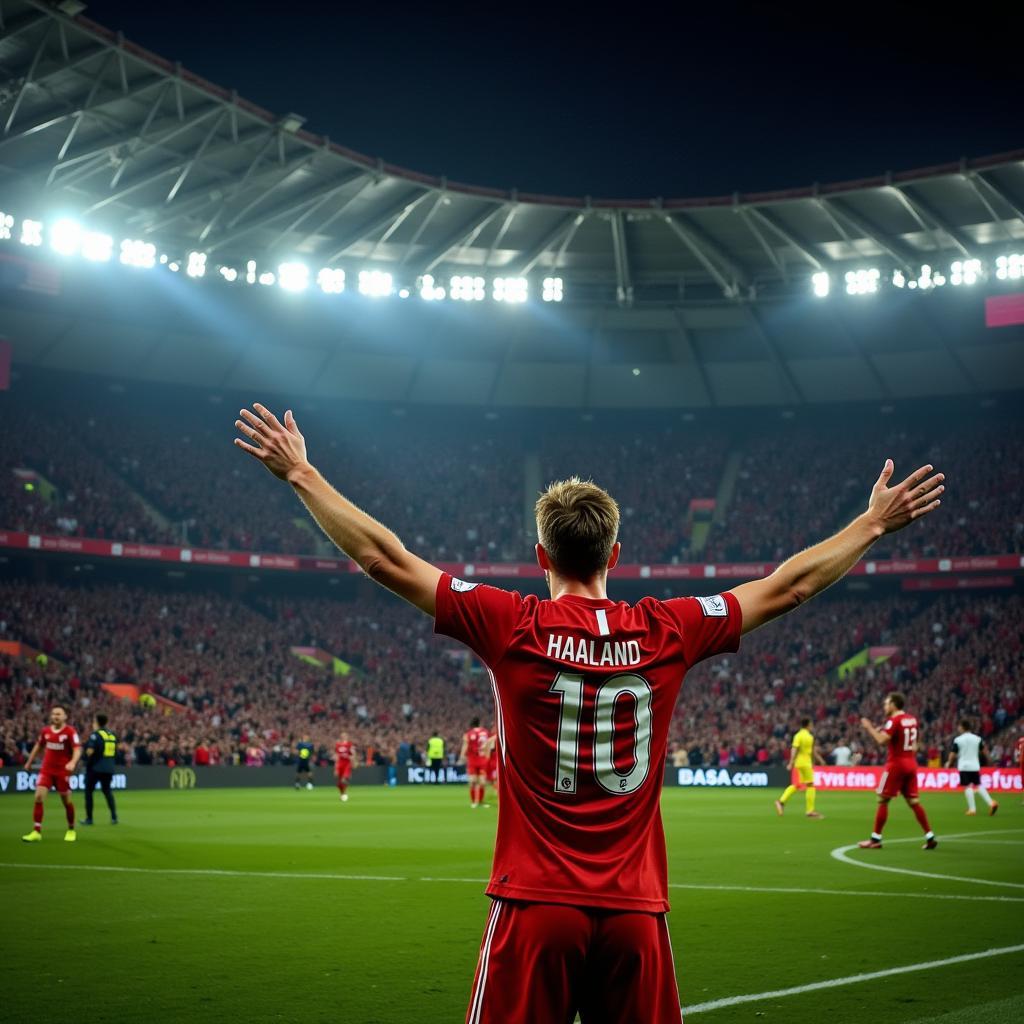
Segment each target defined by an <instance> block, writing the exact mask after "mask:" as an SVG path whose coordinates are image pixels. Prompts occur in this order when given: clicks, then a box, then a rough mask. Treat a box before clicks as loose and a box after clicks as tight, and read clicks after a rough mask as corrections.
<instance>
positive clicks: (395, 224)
mask: <svg viewBox="0 0 1024 1024" xmlns="http://www.w3.org/2000/svg"><path fill="white" fill-rule="evenodd" d="M429 195H430V193H429V192H424V193H423V195H421V196H420V197H419V199H417V200H416V202H414V203H410V204H409V205H408V206H407V207H406V208H405V209H404V210H403V211H402V212H401V213H400V214H399V215H398V216H397V217H396V218H395V219H394V220H393V221H392V222H391V224H390V225H389V226H388V229H387V230H386V231H385V232H384V234H383V235H381V236H380V238H378V239H377V241H376V242H375V243H374V245H373V248H372V249H371V250H370V255H369V257H367V258H368V259H371V260H372V259H375V258H376V256H377V250H378V249H379V248H380V247H381V246H382V245H384V244H385V242H387V240H388V239H389V238H390V237H391V236H392V235H393V234H394V233H395V232H396V231H397V230H398V229H399V228H400V227H401V226H402V225H403V224H404V223H405V222H406V220H407V219H408V218H409V215H410V214H411V213H412V212H413V210H415V209H416V207H417V206H419V205H420V203H422V202H423V200H424V199H426V198H427V196H429Z"/></svg>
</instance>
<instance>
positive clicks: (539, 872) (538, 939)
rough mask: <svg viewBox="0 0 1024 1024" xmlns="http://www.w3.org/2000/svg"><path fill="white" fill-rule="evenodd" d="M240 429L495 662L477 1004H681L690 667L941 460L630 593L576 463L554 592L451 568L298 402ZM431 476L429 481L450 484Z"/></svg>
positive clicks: (307, 496)
mask: <svg viewBox="0 0 1024 1024" xmlns="http://www.w3.org/2000/svg"><path fill="white" fill-rule="evenodd" d="M240 417H241V418H240V419H238V420H237V421H236V423H235V426H236V428H237V429H238V430H239V432H241V433H242V434H243V435H244V436H245V438H247V440H242V439H241V438H236V439H235V442H234V443H235V444H236V445H237V446H238V447H239V448H241V449H242V450H243V451H245V452H247V453H248V454H249V455H251V456H252V457H253V458H255V459H257V460H258V461H259V462H261V463H262V464H263V465H264V466H265V467H266V468H267V469H268V470H269V471H270V472H271V473H273V474H274V475H275V476H276V477H278V478H279V479H281V480H285V481H287V482H288V483H289V484H290V485H291V486H292V488H293V490H294V491H295V493H296V494H297V495H298V497H299V498H300V499H301V500H302V502H303V503H304V504H305V506H306V507H307V509H308V510H309V512H310V513H311V514H312V516H313V518H314V519H315V520H316V521H317V523H319V525H320V526H321V528H322V529H323V530H324V532H325V533H326V534H327V535H328V536H329V537H330V538H331V540H333V541H334V543H335V544H337V545H338V547H339V548H341V550H342V551H344V552H345V553H346V554H347V555H348V556H349V557H350V558H352V559H353V560H354V561H355V562H356V563H357V564H358V565H359V566H360V567H361V568H362V569H363V571H364V572H365V573H366V574H367V575H368V576H369V577H370V578H371V579H373V580H374V581H376V582H377V583H380V584H381V585H383V586H385V587H387V588H388V589H389V590H391V591H393V592H394V593H395V594H397V595H399V596H400V597H402V598H404V599H405V600H407V601H409V602H410V603H411V604H413V605H415V606H416V607H417V608H419V609H420V610H421V611H423V612H425V613H426V614H428V615H430V616H432V617H433V618H434V628H435V630H436V631H437V632H439V633H441V634H444V635H446V636H450V637H452V638H455V639H457V640H459V641H461V642H463V643H465V644H466V645H467V646H468V647H469V648H470V649H472V650H473V651H474V652H475V653H476V654H477V656H478V657H479V658H480V659H481V661H482V662H483V663H484V665H486V666H487V668H488V670H489V674H490V679H491V688H492V691H493V695H494V700H495V710H496V718H497V732H498V743H499V747H498V750H499V757H500V760H501V769H500V770H501V786H502V794H501V803H500V806H499V813H498V831H497V839H496V843H495V850H494V862H493V868H492V873H491V881H490V883H489V885H488V886H487V890H486V891H487V894H488V895H489V896H490V897H491V899H492V903H491V908H490V912H489V914H488V918H487V925H486V928H485V931H484V938H483V941H482V943H481V948H480V957H479V960H478V965H477V971H476V978H475V981H474V985H473V990H472V996H471V1001H470V1005H469V1009H468V1011H467V1016H466V1020H467V1021H468V1022H469V1024H495V1022H498V1021H501V1022H502V1024H520V1022H521V1024H527V1022H529V1024H556V1022H558V1024H562V1022H565V1021H571V1020H572V1019H573V1016H574V1014H575V1013H576V1012H577V1011H579V1012H580V1015H581V1016H582V1018H583V1019H584V1020H589V1019H591V1017H593V1018H594V1019H601V1020H605V1021H608V1022H616V1021H622V1022H625V1021H650V1022H655V1021H656V1022H658V1024H668V1022H673V1021H675V1022H679V1021H681V1011H680V1004H679V993H678V990H677V987H676V981H675V973H674V969H673V965H672V946H671V942H670V940H669V934H668V928H667V924H666V919H665V913H666V911H667V910H668V898H667V897H668V877H667V876H668V870H667V861H666V854H665V840H664V832H663V829H662V824H661V815H660V809H659V805H660V793H661V780H662V778H663V774H664V766H665V757H666V749H667V746H668V729H669V722H670V719H671V717H672V710H673V707H674V705H675V702H676V697H677V695H678V693H679V689H680V686H681V684H682V681H683V676H684V674H685V672H686V670H687V669H688V668H689V667H690V666H692V665H694V664H696V663H697V662H699V661H701V660H702V659H704V658H707V657H711V656H712V655H714V654H717V653H720V652H722V651H734V650H736V649H737V647H738V646H739V641H740V636H741V634H743V633H747V632H750V631H751V630H753V629H756V628H757V627H758V626H761V625H763V624H764V623H766V622H769V621H770V620H772V619H774V618H777V617H778V616H780V615H783V614H785V613H786V612H789V611H792V610H793V609H795V608H797V607H799V605H800V604H802V603H803V602H804V601H807V600H808V599H810V598H812V597H814V596H815V595H816V594H818V593H820V592H821V591H822V590H824V589H825V588H826V587H828V586H830V585H831V584H832V583H834V582H835V581H836V580H838V579H840V578H841V577H842V576H843V575H844V574H845V573H846V572H848V571H849V570H850V569H851V568H852V567H853V566H854V565H855V564H856V562H857V561H858V560H859V559H860V558H861V556H862V555H863V554H864V553H865V552H866V551H867V550H868V549H869V548H870V547H871V545H872V544H873V543H874V542H875V541H876V540H877V539H878V538H879V537H881V536H883V535H884V534H886V533H891V532H893V531H895V530H898V529H901V528H902V527H904V526H907V525H908V524H909V523H910V522H911V521H913V520H915V519H918V518H920V517H922V516H924V515H926V514H927V513H929V512H931V511H932V510H933V509H935V508H936V507H937V506H938V503H939V494H940V493H941V490H942V475H941V474H936V475H931V469H932V467H931V466H924V467H922V468H921V469H919V470H917V471H915V472H914V473H912V474H911V475H910V476H909V477H908V478H907V479H906V480H904V481H903V482H902V483H900V484H898V485H896V486H894V487H889V486H888V484H889V481H890V479H891V477H892V474H893V465H892V462H891V460H886V462H885V466H884V468H883V470H882V473H881V475H880V476H879V478H878V481H877V482H876V483H875V485H874V488H873V489H872V492H871V497H870V500H869V503H868V507H867V509H866V510H865V512H864V513H862V514H861V515H859V516H858V517H857V518H856V519H855V520H853V522H851V523H850V525H849V526H847V527H845V528H844V529H843V530H840V531H839V533H837V534H835V535H834V536H833V537H831V538H829V539H828V540H826V541H824V542H822V543H820V544H817V545H815V546H813V547H810V548H808V549H807V550H805V551H802V552H800V554H798V555H796V556H794V557H793V558H790V559H789V560H788V561H786V562H784V563H783V564H782V565H781V566H779V568H778V569H776V570H775V572H773V573H772V574H771V575H770V576H767V577H766V578H764V579H760V580H755V581H752V582H750V583H744V584H742V585H741V586H738V587H736V589H735V590H732V591H730V592H728V593H724V594H715V595H712V596H709V597H701V598H696V597H683V598H674V599H671V600H664V601H662V600H658V599H656V598H653V597H647V598H644V599H643V600H641V601H639V602H638V603H637V604H636V605H633V606H630V605H628V604H626V603H625V602H621V601H620V602H614V601H611V600H609V598H608V596H607V577H608V572H609V570H611V569H614V568H615V565H616V563H617V561H618V559H619V552H620V546H619V543H618V540H617V534H618V527H619V510H618V506H617V504H616V503H615V501H614V500H613V499H612V498H611V496H610V495H609V494H608V493H607V492H605V491H603V490H602V489H601V488H599V487H597V486H595V485H594V484H592V483H584V482H581V481H579V480H577V479H572V480H567V481H563V482H561V483H557V484H552V485H551V486H550V487H549V488H548V489H547V491H545V492H544V493H543V494H542V495H541V497H540V499H539V500H538V502H537V506H536V512H537V529H538V537H539V543H538V545H537V548H536V552H537V561H538V563H539V564H540V566H541V568H542V569H543V570H544V574H545V576H546V579H547V585H548V590H549V592H550V599H540V598H537V597H536V596H534V595H532V594H531V595H526V596H523V595H521V594H518V593H512V592H509V591H506V590H501V589H498V588H496V587H491V586H487V585H485V584H476V583H467V582H463V581H462V580H459V579H455V578H454V577H452V576H450V575H449V574H448V573H446V572H442V571H441V570H440V569H438V568H437V567H436V566H432V565H430V564H429V563H428V562H425V561H423V560H422V559H420V558H417V557H416V555H414V554H412V553H411V552H409V551H408V550H407V549H406V548H405V546H404V545H403V544H402V542H401V541H400V540H399V539H398V537H396V536H395V534H394V533H392V532H391V531H390V530H388V529H387V528H386V527H384V526H382V525H381V524H380V523H379V522H377V521H376V520H375V519H373V518H372V517H371V516H369V515H367V514H366V513H365V512H363V511H362V510H360V509H359V508H358V507H357V506H355V505H354V504H352V502H350V501H349V500H348V499H347V498H344V497H343V496H342V495H341V494H339V493H338V492H337V491H336V490H335V489H334V488H333V487H331V485H330V484H329V483H328V482H327V481H326V480H325V479H324V478H323V477H322V476H321V475H320V474H319V473H318V472H317V470H316V469H315V468H314V467H313V466H312V465H311V464H310V462H309V460H308V458H307V455H306V444H305V440H304V438H303V437H302V434H301V432H300V431H299V428H298V425H297V424H296V422H295V417H294V416H293V415H292V413H291V411H290V410H289V411H288V412H286V413H285V414H284V421H283V422H282V421H280V420H278V418H277V417H276V416H275V415H274V414H273V413H272V412H271V411H270V410H269V409H267V408H266V407H265V406H263V405H260V404H256V405H255V406H254V407H253V409H252V410H250V409H244V410H242V412H241V413H240ZM436 485H437V484H436V482H435V483H433V484H432V485H431V486H436Z"/></svg>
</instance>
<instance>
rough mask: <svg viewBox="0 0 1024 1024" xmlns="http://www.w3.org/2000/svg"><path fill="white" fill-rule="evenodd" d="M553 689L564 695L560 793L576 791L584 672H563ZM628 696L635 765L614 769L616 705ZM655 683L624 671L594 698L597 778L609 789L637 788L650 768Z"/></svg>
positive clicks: (557, 788)
mask: <svg viewBox="0 0 1024 1024" xmlns="http://www.w3.org/2000/svg"><path fill="white" fill-rule="evenodd" d="M550 692H551V693H557V694H558V695H559V697H560V698H561V702H562V703H561V708H560V710H559V715H558V761H557V765H556V771H557V773H556V775H555V787H554V788H555V792H556V793H575V792H576V775H577V772H578V770H579V748H580V713H581V712H582V710H583V676H582V675H579V674H577V673H573V672H559V673H558V675H557V676H556V677H555V681H554V683H552V684H551V690H550ZM626 694H630V695H631V696H632V697H633V699H634V701H635V708H636V710H635V712H634V716H633V737H632V738H633V767H632V768H630V770H629V771H628V772H620V771H619V770H618V769H617V768H616V767H615V706H616V704H617V703H618V700H619V698H620V697H622V696H625V695H626ZM651 696H652V695H651V687H650V684H649V683H648V682H647V680H646V679H644V678H643V676H638V675H634V674H633V673H630V672H626V673H622V674H620V675H615V676H612V677H611V678H609V679H606V680H605V681H604V682H603V683H602V684H601V685H600V686H599V687H598V688H597V694H596V695H595V698H594V765H593V768H594V777H595V778H596V779H597V782H598V785H600V786H601V788H602V789H604V790H606V791H607V792H609V793H616V794H619V795H625V794H628V793H633V792H635V791H636V790H638V789H639V788H640V787H641V786H642V785H643V783H644V780H645V779H646V778H647V773H648V771H649V770H650V767H651Z"/></svg>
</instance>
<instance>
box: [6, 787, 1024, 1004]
mask: <svg viewBox="0 0 1024 1024" xmlns="http://www.w3.org/2000/svg"><path fill="white" fill-rule="evenodd" d="M351 793H352V796H351V799H350V801H349V802H348V803H347V804H341V803H340V802H339V800H338V797H337V793H336V791H335V790H334V789H332V788H330V787H328V786H321V787H318V788H317V789H315V790H314V791H312V792H307V791H300V792H296V791H295V790H293V789H284V790H278V789H274V790H271V789H264V790H253V789H243V790H228V789H224V790H206V791H202V790H186V791H167V792H135V793H132V792H127V793H122V794H119V795H118V801H119V805H120V806H119V811H120V814H121V818H122V824H120V825H118V826H117V827H114V826H111V825H110V824H109V823H108V816H107V813H106V807H105V805H104V803H103V800H102V797H101V796H100V794H98V793H97V801H96V803H97V817H96V820H97V824H96V825H95V826H93V827H91V828H87V827H80V828H79V841H78V842H77V843H76V844H74V845H72V844H69V843H64V842H63V841H62V837H63V834H64V822H63V813H62V808H61V807H60V804H59V802H58V800H57V798H56V797H55V796H53V795H51V796H50V797H49V798H48V800H47V809H46V811H47V813H46V821H45V823H44V824H45V826H46V828H45V832H44V837H45V838H44V841H43V842H42V843H39V844H34V845H27V844H23V843H21V842H20V840H19V837H20V835H21V834H22V833H24V832H27V831H28V830H29V828H30V827H31V798H30V797H29V796H7V797H5V798H4V799H3V801H2V803H0V906H2V907H3V925H4V942H3V947H2V948H3V955H2V957H0V1021H3V1022H4V1024H7V1022H18V1024H20V1022H36V1024H43V1022H48V1021H60V1022H61V1024H63V1022H65V1021H67V1020H68V1019H71V1018H74V1019H88V1020H89V1021H90V1022H92V1024H98V1022H108V1021H109V1022H121V1021H126V1022H127V1021H131V1022H137V1021H146V1022H153V1024H168V1022H178V1021H182V1022H184V1021H188V1022H197V1021H198V1022H203V1021H211V1022H225V1024H227V1022H243V1021H244V1022H249V1024H251V1022H263V1021H267V1022H270V1021H275V1022H276V1021H288V1022H290V1021H295V1022H302V1024H328V1022H330V1024H339V1022H341V1024H392V1022H405V1021H409V1020H416V1019H421V1020H429V1021H431V1022H438V1024H448V1022H458V1021H461V1020H462V1019H463V1017H464V1015H465V1010H466V1003H467V1000H468V996H469V990H470V984H471V981H472V977H473V971H474V968H475V964H476V955H477V949H478V947H479V942H480V937H481V931H482V927H483V924H484V918H485V915H486V911H487V905H488V900H487V898H486V897H485V896H484V895H483V888H484V882H485V880H486V877H487V871H488V867H489V857H490V851H491V846H492V843H493V839H494V824H495V815H496V813H497V812H496V809H495V808H494V807H491V808H489V809H480V810H476V811H471V810H470V809H469V808H468V806H467V794H466V790H465V788H464V787H458V788H457V787H451V788H444V787H437V788H433V787H431V788H419V787H399V788H397V789H387V788H380V789H377V788H356V789H354V790H352V791H351ZM774 795H775V794H774V793H766V792H763V791H762V792H760V793H757V794H755V793H752V792H749V791H747V792H737V791H731V792H722V791H707V790H704V791H694V790H679V789H670V790H666V791H665V794H664V800H663V813H664V818H665V827H666V832H667V836H668V848H669V872H670V882H671V884H672V886H673V888H672V890H671V899H672V905H673V912H672V914H671V915H670V917H669V927H670V930H671V933H672V941H673V945H674V948H675V955H676V964H677V968H678V974H679V985H680V991H681V997H682V1002H683V1005H684V1007H686V1008H687V1014H686V1016H687V1020H688V1021H695V1022H704V1021H707V1022H708V1024H730V1022H734V1021H749V1022H751V1024H754V1022H757V1024H762V1022H770V1021H772V1020H775V1021H779V1022H783V1021H785V1022H787V1024H788V1022H789V1021H791V1020H792V1019H794V1018H801V1019H803V1020H806V1021H836V1022H854V1024H856V1022H861V1021H864V1022H869V1021H870V1022H876V1021H884V1022H885V1024H898V1022H908V1024H909V1022H915V1024H924V1022H929V1024H982V1022H984V1024H1003V1022H1006V1024H1009V1022H1011V1021H1013V1022H1019V1021H1021V1020H1024V806H1022V804H1021V801H1020V796H1019V795H1016V796H1006V797H1004V798H1003V800H1002V807H1001V809H1000V812H999V814H998V815H997V816H996V817H994V818H988V817H983V816H982V814H981V813H979V816H978V817H976V818H968V817H965V816H964V814H963V811H964V802H963V799H962V798H961V797H960V796H959V795H931V796H927V797H925V800H924V802H925V805H926V807H927V809H928V811H929V814H930V815H931V818H932V825H933V827H934V828H935V830H936V832H937V833H938V835H939V839H940V845H939V848H938V849H937V850H935V851H933V852H925V851H922V850H921V849H920V833H919V832H918V831H917V826H916V822H914V820H913V818H912V816H911V815H910V813H909V811H908V810H907V808H906V807H905V806H903V805H902V804H900V805H899V806H897V805H896V804H894V805H893V808H892V813H891V815H890V819H889V826H888V828H887V832H886V846H885V849H883V850H881V851H865V850H858V849H855V848H854V849H845V848H847V847H848V846H849V845H850V844H855V843H856V841H857V840H858V839H861V838H863V837H864V836H865V835H867V833H868V831H869V827H870V824H871V819H872V813H873V806H874V802H873V797H872V796H871V795H870V794H863V795H862V794H836V793H822V794H821V795H820V796H819V800H818V806H819V809H820V810H821V811H822V812H823V813H824V814H825V815H826V818H825V820H823V821H812V820H807V819H805V818H804V816H803V813H802V810H803V808H802V798H801V797H799V796H797V797H795V798H794V799H793V801H791V803H790V805H789V808H788V809H787V812H786V817H785V818H782V819H779V818H778V817H776V815H775V813H774V811H773V809H772V806H771V799H772V797H773V796H774ZM76 803H77V805H78V808H79V813H81V797H80V796H79V797H76ZM879 868H885V869H886V870H879ZM638 1024H646V1022H638ZM651 1024H656V1022H651Z"/></svg>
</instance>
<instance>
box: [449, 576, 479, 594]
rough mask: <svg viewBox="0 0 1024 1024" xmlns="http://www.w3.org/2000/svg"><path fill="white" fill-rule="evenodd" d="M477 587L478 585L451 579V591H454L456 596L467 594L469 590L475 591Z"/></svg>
mask: <svg viewBox="0 0 1024 1024" xmlns="http://www.w3.org/2000/svg"><path fill="white" fill-rule="evenodd" d="M479 586H480V584H479V583H467V582H466V581H465V580H458V579H456V578H455V577H454V576H453V577H452V590H454V591H455V593H456V594H468V593H469V592H470V591H471V590H476V588H477V587H479Z"/></svg>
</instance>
